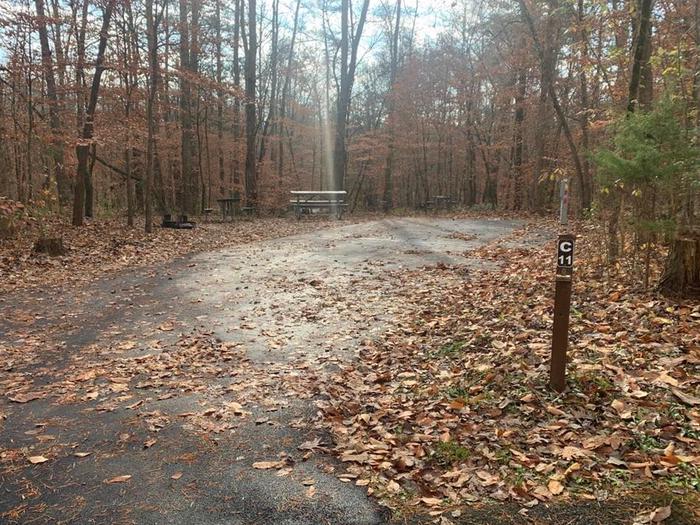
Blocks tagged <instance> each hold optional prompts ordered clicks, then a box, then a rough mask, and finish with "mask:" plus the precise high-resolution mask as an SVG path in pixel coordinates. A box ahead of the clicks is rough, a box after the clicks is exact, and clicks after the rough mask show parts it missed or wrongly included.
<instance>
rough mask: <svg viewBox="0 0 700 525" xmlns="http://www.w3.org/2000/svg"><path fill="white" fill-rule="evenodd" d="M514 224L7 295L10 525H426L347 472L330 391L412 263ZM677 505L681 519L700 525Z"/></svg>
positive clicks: (643, 504) (473, 512)
mask: <svg viewBox="0 0 700 525" xmlns="http://www.w3.org/2000/svg"><path fill="white" fill-rule="evenodd" d="M516 226H517V223H515V222H508V221H470V220H449V219H393V220H383V221H375V222H368V223H363V224H356V225H348V226H345V227H341V228H335V229H329V230H323V231H319V232H314V233H310V234H303V235H298V236H293V237H287V238H282V239H277V240H274V241H264V242H256V243H251V244H247V245H241V246H238V247H235V248H230V249H226V250H222V251H217V252H212V253H204V254H199V255H196V256H191V257H186V258H183V259H181V260H179V261H177V262H173V263H171V264H169V265H166V266H164V267H161V268H158V269H143V268H142V269H138V270H134V271H132V272H129V273H123V274H120V275H117V276H114V277H111V278H106V279H103V280H100V281H98V282H96V283H94V284H93V285H91V286H85V287H83V288H79V289H72V290H61V289H60V288H58V289H55V290H52V291H46V292H40V293H39V292H34V293H27V292H23V293H18V294H16V295H14V296H13V297H5V298H2V300H0V332H1V333H2V338H1V339H0V353H2V355H3V364H2V370H3V374H2V377H0V395H1V397H0V522H2V523H41V524H43V523H81V524H82V523H86V524H87V523H97V524H102V523H124V524H127V523H137V524H166V523H167V524H183V525H185V524H187V525H190V524H192V525H195V524H229V525H236V524H284V525H295V524H297V525H298V524H309V525H313V524H344V525H351V524H363V525H364V524H367V525H369V524H382V523H389V522H392V521H391V520H392V519H393V520H394V521H393V522H392V523H411V524H418V523H429V522H430V521H431V520H430V519H429V518H427V517H423V518H421V517H420V516H409V515H403V516H394V517H393V518H392V517H390V516H389V513H388V512H387V511H386V509H384V508H382V507H381V506H379V505H378V504H377V503H376V502H375V501H374V500H373V499H371V498H369V497H368V496H367V494H366V488H363V487H362V486H361V485H363V483H361V482H360V483H359V484H357V485H356V484H355V481H356V480H355V479H352V478H347V477H346V482H343V481H341V479H340V478H343V477H344V476H343V475H342V473H344V472H346V471H345V465H344V464H342V463H340V462H338V461H337V460H336V459H334V458H333V457H332V456H331V455H330V454H327V453H324V450H325V449H326V448H328V447H329V446H331V443H330V439H329V437H328V436H326V435H324V434H323V433H322V432H320V431H319V430H318V428H316V427H315V426H314V423H313V421H314V419H315V417H316V409H315V406H314V398H315V396H316V394H317V393H316V385H317V384H318V382H319V380H320V378H323V377H324V375H325V374H326V373H327V372H333V371H337V367H338V365H339V364H342V363H347V362H348V360H352V359H355V358H356V356H357V352H358V350H359V349H360V348H362V346H363V343H362V342H363V341H364V340H366V339H368V338H373V337H376V336H378V335H380V334H381V333H382V332H383V331H384V330H385V329H386V328H389V327H390V326H391V324H392V322H393V321H394V320H395V319H396V318H397V314H398V312H399V311H401V310H402V309H403V308H405V307H406V305H405V304H402V301H403V300H404V299H405V297H407V296H410V293H411V288H410V287H411V286H415V284H414V283H411V282H406V281H405V279H402V272H401V271H400V270H401V269H402V268H408V269H411V268H419V267H422V266H434V265H438V266H439V265H455V266H457V265H459V266H460V267H463V268H464V271H460V272H459V274H460V275H464V276H465V278H467V279H468V278H469V274H470V272H471V267H472V266H484V265H486V264H494V263H487V262H486V261H484V260H474V259H469V258H466V257H464V254H465V252H468V251H471V250H472V249H473V248H476V247H478V246H480V245H483V244H484V243H488V242H492V241H495V240H498V239H501V238H504V237H506V236H507V234H508V233H509V232H511V231H512V230H513V229H514V228H515V227H516ZM550 238H551V234H549V233H545V232H540V233H537V232H534V233H532V234H530V235H528V236H527V237H524V238H523V237H519V238H517V239H513V240H510V241H508V242H506V245H509V246H510V245H513V243H515V245H520V244H521V243H523V242H525V243H526V244H527V243H532V242H534V243H541V242H543V241H545V240H547V239H550ZM395 270H398V271H395ZM402 298H404V299H402ZM11 399H14V401H11ZM29 458H32V459H33V460H34V461H35V462H36V464H34V465H33V464H31V462H30V459H29ZM110 481H111V483H109V482H110ZM358 485H359V486H358ZM659 497H660V498H661V499H659V500H658V501H655V500H654V497H650V496H648V495H638V496H637V499H634V498H625V499H623V500H619V501H615V500H609V501H607V502H605V503H604V504H600V503H592V502H589V501H580V502H570V503H567V502H556V503H552V504H551V505H539V506H538V507H536V508H534V509H531V510H530V512H529V514H528V516H527V517H525V516H523V515H522V514H521V513H520V511H521V508H520V507H519V505H517V503H514V502H513V503H506V504H503V503H497V504H494V503H489V502H485V503H484V504H481V505H477V506H474V507H471V508H467V509H465V511H464V512H463V513H462V515H461V516H459V517H455V516H450V518H449V519H450V520H451V522H452V523H454V524H455V525H458V524H463V525H468V524H474V525H486V524H493V523H504V524H521V523H523V524H524V523H542V524H545V523H571V524H580V525H584V524H585V525H589V524H592V523H600V524H613V523H627V522H630V519H629V518H631V517H632V516H634V515H636V514H637V512H638V511H639V510H640V509H648V508H649V505H650V504H652V503H653V504H654V505H656V504H658V505H659V506H661V505H667V504H669V503H670V501H669V499H668V496H667V495H662V496H659ZM672 499H673V498H672ZM654 505H652V506H654ZM678 510H679V509H678V507H677V506H676V505H675V503H674V516H676V518H674V519H675V521H673V523H682V524H686V523H687V524H689V523H692V517H691V518H689V519H685V518H684V517H683V516H684V514H683V513H682V512H681V513H680V516H679V515H678ZM681 510H682V509H681ZM689 515H690V514H689Z"/></svg>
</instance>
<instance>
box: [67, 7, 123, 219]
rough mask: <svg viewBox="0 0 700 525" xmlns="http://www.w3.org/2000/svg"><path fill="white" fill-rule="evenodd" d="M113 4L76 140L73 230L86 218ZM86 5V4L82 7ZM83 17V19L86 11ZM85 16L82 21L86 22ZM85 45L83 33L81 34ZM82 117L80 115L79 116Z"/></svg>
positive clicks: (104, 14) (107, 12)
mask: <svg viewBox="0 0 700 525" xmlns="http://www.w3.org/2000/svg"><path fill="white" fill-rule="evenodd" d="M115 4H116V0H108V1H107V5H106V6H105V8H104V10H103V12H102V27H101V28H100V39H99V43H98V47H97V56H96V58H95V72H94V74H93V76H92V83H91V85H90V94H89V97H88V103H87V107H86V108H85V111H84V115H83V120H84V122H83V124H82V129H81V131H80V136H79V137H78V142H77V144H76V146H75V155H76V157H77V159H78V166H77V170H76V176H75V191H74V194H73V226H82V225H83V217H84V214H85V186H86V184H85V181H86V179H87V177H88V176H89V175H88V156H89V153H90V146H91V143H92V139H93V135H94V131H95V129H94V126H95V110H96V108H97V97H98V95H99V91H100V82H101V80H102V73H103V72H104V69H105V66H104V58H105V51H106V50H107V39H108V37H109V34H108V31H109V24H110V21H111V19H112V12H113V11H114V5H115ZM84 5H87V0H85V4H84ZM84 14H85V15H86V13H85V11H84ZM86 19H87V16H85V17H84V19H83V20H86ZM82 38H83V41H84V32H83V37H82ZM82 54H83V55H84V51H83V53H82ZM81 67H82V64H81V65H80V66H79V68H78V76H79V78H80V76H81V75H82V71H80V69H81ZM82 105H83V101H82V100H80V99H79V100H78V107H79V108H82ZM80 113H81V114H82V113H83V112H82V111H81V112H80Z"/></svg>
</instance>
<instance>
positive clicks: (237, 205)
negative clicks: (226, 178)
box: [216, 192, 255, 221]
mask: <svg viewBox="0 0 700 525" xmlns="http://www.w3.org/2000/svg"><path fill="white" fill-rule="evenodd" d="M216 202H217V203H218V204H219V210H220V211H221V220H222V221H225V220H226V219H227V218H231V219H234V218H236V217H238V216H240V215H251V214H252V213H253V211H255V210H254V209H253V208H252V207H251V206H243V207H241V197H240V195H238V192H236V194H234V196H233V197H230V198H226V199H216Z"/></svg>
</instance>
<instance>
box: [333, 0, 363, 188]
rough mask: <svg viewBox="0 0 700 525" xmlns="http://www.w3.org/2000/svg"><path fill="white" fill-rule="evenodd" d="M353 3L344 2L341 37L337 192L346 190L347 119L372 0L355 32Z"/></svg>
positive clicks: (335, 159) (335, 153)
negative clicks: (359, 51) (352, 20)
mask: <svg viewBox="0 0 700 525" xmlns="http://www.w3.org/2000/svg"><path fill="white" fill-rule="evenodd" d="M350 7H351V4H350V0H342V2H341V22H340V23H341V26H340V27H341V38H340V64H339V67H340V85H339V86H338V99H337V110H336V122H335V148H334V150H333V189H334V190H336V191H340V190H343V189H344V188H345V170H346V167H347V145H346V143H345V141H346V135H347V120H348V114H349V111H350V101H351V99H352V87H353V84H354V82H355V71H356V69H357V51H358V49H359V46H360V39H361V38H362V32H363V31H364V27H365V21H366V20H367V11H368V9H369V0H364V2H363V4H362V10H361V11H360V18H359V20H358V22H357V28H356V29H355V31H354V32H353V31H352V28H351V27H350Z"/></svg>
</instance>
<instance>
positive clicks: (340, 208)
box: [289, 191, 348, 219]
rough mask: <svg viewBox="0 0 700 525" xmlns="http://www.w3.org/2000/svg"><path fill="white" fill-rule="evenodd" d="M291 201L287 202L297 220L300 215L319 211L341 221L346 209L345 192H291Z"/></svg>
mask: <svg viewBox="0 0 700 525" xmlns="http://www.w3.org/2000/svg"><path fill="white" fill-rule="evenodd" d="M291 193H292V199H291V200H290V201H289V203H290V205H291V207H292V209H293V210H294V214H295V215H296V217H297V219H301V217H302V215H311V214H313V213H316V212H320V211H326V210H327V211H328V213H333V214H335V216H336V217H337V218H338V219H342V217H343V213H344V212H345V209H346V208H347V206H348V205H347V203H346V202H345V197H346V196H347V192H346V191H292V192H291Z"/></svg>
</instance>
